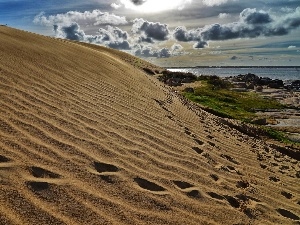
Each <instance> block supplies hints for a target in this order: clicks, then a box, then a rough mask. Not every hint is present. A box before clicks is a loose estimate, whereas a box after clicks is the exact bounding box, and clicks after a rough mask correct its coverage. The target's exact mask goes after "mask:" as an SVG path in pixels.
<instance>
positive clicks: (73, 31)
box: [54, 23, 85, 41]
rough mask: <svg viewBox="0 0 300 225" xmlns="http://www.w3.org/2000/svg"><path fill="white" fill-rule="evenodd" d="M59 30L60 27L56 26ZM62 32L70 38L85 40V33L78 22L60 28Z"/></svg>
mask: <svg viewBox="0 0 300 225" xmlns="http://www.w3.org/2000/svg"><path fill="white" fill-rule="evenodd" d="M54 29H56V31H58V29H59V27H54ZM60 32H61V33H63V34H64V37H65V38H67V39H70V40H75V41H83V40H84V37H85V33H84V31H83V30H81V29H80V26H79V25H78V24H77V23H72V24H71V25H70V26H65V27H61V28H60Z"/></svg>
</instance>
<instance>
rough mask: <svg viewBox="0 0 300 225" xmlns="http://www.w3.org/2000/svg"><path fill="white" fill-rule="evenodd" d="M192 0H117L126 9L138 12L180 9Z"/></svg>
mask: <svg viewBox="0 0 300 225" xmlns="http://www.w3.org/2000/svg"><path fill="white" fill-rule="evenodd" d="M192 1H193V0H172V1H166V0H119V3H120V4H121V5H123V6H124V7H125V8H127V9H132V10H137V11H140V12H154V11H156V12H161V11H167V10H173V9H177V10H182V9H184V8H185V6H186V5H188V4H191V3H192Z"/></svg>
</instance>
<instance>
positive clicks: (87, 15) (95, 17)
mask: <svg viewBox="0 0 300 225" xmlns="http://www.w3.org/2000/svg"><path fill="white" fill-rule="evenodd" d="M82 21H84V22H85V24H88V23H91V24H93V25H100V24H111V25H120V24H127V23H128V22H127V20H126V18H125V17H123V16H117V15H114V14H112V13H108V12H101V11H100V10H98V9H95V10H93V11H85V12H78V11H69V12H67V13H63V14H56V15H50V16H46V15H45V13H44V12H41V13H40V14H38V15H36V16H35V17H34V20H33V22H34V23H35V24H41V25H44V26H53V25H55V24H56V25H70V24H72V23H73V22H82Z"/></svg>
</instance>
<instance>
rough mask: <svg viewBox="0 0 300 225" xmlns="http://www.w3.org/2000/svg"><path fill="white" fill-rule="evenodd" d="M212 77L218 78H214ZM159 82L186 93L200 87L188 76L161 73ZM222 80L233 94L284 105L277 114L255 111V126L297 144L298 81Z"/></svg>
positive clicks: (250, 77) (299, 125) (254, 77)
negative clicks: (280, 133)
mask: <svg viewBox="0 0 300 225" xmlns="http://www.w3.org/2000/svg"><path fill="white" fill-rule="evenodd" d="M205 77H207V76H202V77H201V78H200V80H201V79H203V78H205ZM211 77H216V78H218V77H217V76H215V75H213V76H211ZM159 79H160V80H161V81H163V82H164V83H165V84H167V85H169V86H173V87H175V88H176V89H177V90H185V91H187V92H193V91H194V88H195V87H197V86H200V85H201V83H200V81H197V80H199V77H198V78H197V76H196V75H193V74H191V73H186V74H185V73H182V72H170V71H164V72H163V75H162V76H160V78H159ZM222 79H223V80H225V81H228V82H229V83H230V84H231V86H232V88H231V89H232V90H234V91H238V92H255V93H258V94H259V95H261V96H262V97H263V98H265V99H276V100H277V101H279V102H280V103H281V104H283V105H285V106H286V108H284V109H279V110H278V109H277V110H274V109H269V110H264V111H261V110H257V111H256V114H257V115H258V117H259V118H260V119H258V120H257V121H256V122H255V123H257V124H260V125H266V126H272V127H273V128H276V129H277V130H281V131H284V132H286V133H287V134H288V135H289V137H291V139H292V140H295V141H299V142H300V80H292V81H284V80H279V79H271V78H269V77H259V76H257V75H255V74H251V73H248V74H244V75H242V74H240V75H237V76H230V77H225V78H222Z"/></svg>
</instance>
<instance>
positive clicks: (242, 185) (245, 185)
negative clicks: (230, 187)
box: [236, 180, 250, 189]
mask: <svg viewBox="0 0 300 225" xmlns="http://www.w3.org/2000/svg"><path fill="white" fill-rule="evenodd" d="M236 187H237V188H242V189H246V188H248V187H250V183H249V182H248V181H246V180H240V181H238V182H237V184H236Z"/></svg>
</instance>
